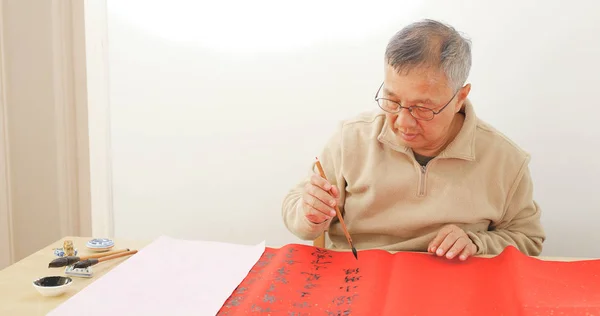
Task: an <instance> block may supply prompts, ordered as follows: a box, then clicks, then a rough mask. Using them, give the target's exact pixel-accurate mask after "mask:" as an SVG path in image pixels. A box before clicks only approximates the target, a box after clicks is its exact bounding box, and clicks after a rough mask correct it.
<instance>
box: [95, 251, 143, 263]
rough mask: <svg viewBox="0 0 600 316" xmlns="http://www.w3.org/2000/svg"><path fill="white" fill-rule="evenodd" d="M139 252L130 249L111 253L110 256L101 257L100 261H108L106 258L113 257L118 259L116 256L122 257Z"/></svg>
mask: <svg viewBox="0 0 600 316" xmlns="http://www.w3.org/2000/svg"><path fill="white" fill-rule="evenodd" d="M137 252H138V251H137V250H129V251H125V252H121V253H117V254H114V255H110V256H106V257H102V258H99V259H98V262H103V261H106V260H111V259H116V258H121V257H125V256H130V255H134V254H136V253H137Z"/></svg>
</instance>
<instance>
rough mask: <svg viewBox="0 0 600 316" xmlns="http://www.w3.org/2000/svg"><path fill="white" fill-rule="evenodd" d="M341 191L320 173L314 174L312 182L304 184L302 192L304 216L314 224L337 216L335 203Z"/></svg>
mask: <svg viewBox="0 0 600 316" xmlns="http://www.w3.org/2000/svg"><path fill="white" fill-rule="evenodd" d="M339 196H340V191H339V190H338V188H337V187H336V186H334V185H331V184H330V183H329V182H328V181H327V180H325V179H323V178H322V177H321V176H320V175H318V174H313V175H312V177H311V178H310V182H308V183H307V184H306V186H304V193H303V194H302V211H303V212H304V216H306V218H307V219H308V220H309V221H311V222H312V223H314V224H319V223H322V222H324V221H326V220H328V219H330V218H332V217H334V216H336V212H335V209H334V207H335V205H336V204H337V203H338V201H337V199H338V198H339Z"/></svg>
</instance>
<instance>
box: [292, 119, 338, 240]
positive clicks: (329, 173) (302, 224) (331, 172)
mask: <svg viewBox="0 0 600 316" xmlns="http://www.w3.org/2000/svg"><path fill="white" fill-rule="evenodd" d="M342 128H343V125H342V124H340V125H339V127H338V129H337V130H336V131H335V132H334V134H333V135H332V136H331V137H330V139H329V140H328V141H327V143H326V145H325V148H324V149H323V151H322V153H321V156H319V157H318V158H319V161H320V162H321V166H322V167H323V171H324V172H325V176H326V177H327V180H329V183H331V184H332V185H334V186H336V187H337V189H338V190H339V192H340V196H339V198H338V206H339V208H340V211H341V212H342V213H343V209H344V200H345V181H344V178H343V175H342V172H341V170H342V166H341V165H342ZM313 173H316V174H319V170H318V169H317V166H316V160H315V161H313V163H312V164H311V168H310V171H309V173H308V175H307V176H306V177H305V178H304V179H302V180H301V181H300V182H298V183H297V184H296V185H295V186H294V187H293V188H292V189H291V190H290V191H289V192H288V194H287V195H286V196H285V197H284V199H283V205H282V210H281V212H282V217H283V222H284V224H285V226H286V227H287V229H288V230H289V231H290V232H291V233H292V234H294V235H296V236H297V237H298V238H300V239H302V240H314V239H316V238H317V237H318V236H319V235H321V234H322V233H323V232H324V231H325V230H327V228H328V227H329V225H330V224H331V221H332V219H329V220H327V221H325V222H323V223H320V224H314V223H312V222H310V221H309V220H308V219H307V218H306V216H305V215H304V213H303V211H302V203H303V202H302V195H303V194H304V186H305V185H306V184H307V183H308V182H309V181H310V177H311V175H312V174H313ZM334 218H335V217H334Z"/></svg>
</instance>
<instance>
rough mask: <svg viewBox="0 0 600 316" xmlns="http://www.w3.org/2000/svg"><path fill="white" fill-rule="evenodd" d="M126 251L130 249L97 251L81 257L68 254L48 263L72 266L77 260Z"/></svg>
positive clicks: (56, 266) (53, 265) (55, 265)
mask: <svg viewBox="0 0 600 316" xmlns="http://www.w3.org/2000/svg"><path fill="white" fill-rule="evenodd" d="M125 251H129V248H127V249H121V250H113V251H108V252H103V253H97V254H93V255H89V256H81V257H77V256H67V257H61V258H56V259H54V260H52V261H51V262H50V263H49V264H48V268H60V267H66V266H70V265H72V264H74V263H76V262H79V261H81V260H87V259H92V258H102V257H106V256H110V255H114V254H118V253H122V252H125Z"/></svg>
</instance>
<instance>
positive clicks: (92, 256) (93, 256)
mask: <svg viewBox="0 0 600 316" xmlns="http://www.w3.org/2000/svg"><path fill="white" fill-rule="evenodd" d="M125 251H129V248H127V249H121V250H112V251H107V252H103V253H96V254H93V255H87V256H83V257H80V258H79V259H80V260H87V259H95V258H96V259H97V258H102V257H106V256H110V255H115V254H118V253H122V252H125Z"/></svg>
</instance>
